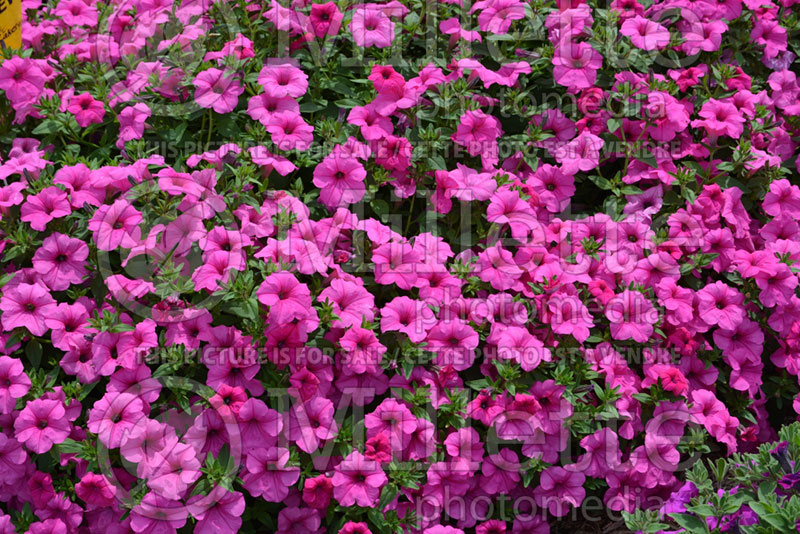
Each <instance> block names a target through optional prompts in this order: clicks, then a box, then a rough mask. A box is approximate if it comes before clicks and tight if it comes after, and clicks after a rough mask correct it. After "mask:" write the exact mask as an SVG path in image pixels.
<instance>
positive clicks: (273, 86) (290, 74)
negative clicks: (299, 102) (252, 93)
mask: <svg viewBox="0 0 800 534" xmlns="http://www.w3.org/2000/svg"><path fill="white" fill-rule="evenodd" d="M258 83H259V84H260V85H261V86H262V87H263V88H264V91H265V92H266V94H267V95H269V96H271V97H273V98H284V97H291V98H295V99H298V98H300V97H301V96H303V95H304V94H305V93H306V90H307V89H308V75H306V73H305V72H303V70H302V69H300V68H299V67H296V66H294V65H291V64H282V65H267V66H265V67H264V68H262V69H261V72H259V74H258Z"/></svg>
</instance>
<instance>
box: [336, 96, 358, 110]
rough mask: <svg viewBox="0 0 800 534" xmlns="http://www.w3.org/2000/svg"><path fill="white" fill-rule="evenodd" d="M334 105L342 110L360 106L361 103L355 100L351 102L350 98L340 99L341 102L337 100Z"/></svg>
mask: <svg viewBox="0 0 800 534" xmlns="http://www.w3.org/2000/svg"><path fill="white" fill-rule="evenodd" d="M334 104H335V105H336V106H337V107H339V108H342V109H352V108H354V107H357V106H360V105H361V103H360V102H358V101H357V100H353V99H352V98H342V99H341V100H337V101H336V102H334Z"/></svg>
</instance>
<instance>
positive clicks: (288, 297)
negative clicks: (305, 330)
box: [256, 271, 311, 323]
mask: <svg viewBox="0 0 800 534" xmlns="http://www.w3.org/2000/svg"><path fill="white" fill-rule="evenodd" d="M256 295H257V297H258V301H259V302H260V303H261V304H263V305H265V306H268V307H269V317H270V318H271V319H272V320H274V321H278V322H281V323H285V322H290V321H292V320H293V319H302V318H304V317H306V316H307V315H308V310H309V308H310V307H311V293H310V292H309V290H308V286H306V285H305V284H303V283H300V282H298V281H297V278H295V276H294V275H293V274H292V273H289V272H286V271H280V272H277V273H273V274H271V275H269V276H267V277H266V278H265V279H264V282H262V283H261V286H260V287H259V288H258V291H257V292H256Z"/></svg>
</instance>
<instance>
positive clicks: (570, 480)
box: [533, 466, 586, 517]
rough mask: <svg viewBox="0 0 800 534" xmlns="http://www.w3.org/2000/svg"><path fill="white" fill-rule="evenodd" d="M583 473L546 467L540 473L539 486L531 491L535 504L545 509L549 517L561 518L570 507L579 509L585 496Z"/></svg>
mask: <svg viewBox="0 0 800 534" xmlns="http://www.w3.org/2000/svg"><path fill="white" fill-rule="evenodd" d="M585 480H586V477H585V476H584V475H583V473H577V472H570V471H567V470H566V469H564V468H563V467H557V466H553V467H548V468H547V469H545V470H544V471H542V474H541V478H540V479H539V485H538V486H537V487H536V489H535V490H533V497H534V499H535V500H536V504H538V505H539V506H541V507H542V508H547V510H548V511H549V512H550V514H551V515H553V516H555V517H563V516H565V515H567V513H569V508H570V507H575V508H577V507H579V506H580V505H581V503H582V502H583V498H584V497H585V496H586V490H584V489H583V483H584V481H585Z"/></svg>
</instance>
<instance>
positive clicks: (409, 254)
mask: <svg viewBox="0 0 800 534" xmlns="http://www.w3.org/2000/svg"><path fill="white" fill-rule="evenodd" d="M419 260H420V257H419V253H417V252H416V251H415V250H414V249H413V248H412V247H411V245H409V244H408V243H398V242H396V241H390V242H389V243H385V244H383V245H381V246H379V247H377V248H376V249H374V250H373V251H372V261H373V263H374V264H375V282H377V283H379V284H381V285H389V284H397V287H399V288H400V289H406V290H408V289H411V287H413V286H415V285H417V283H418V274H417V267H418V264H419V263H420V261H419Z"/></svg>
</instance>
